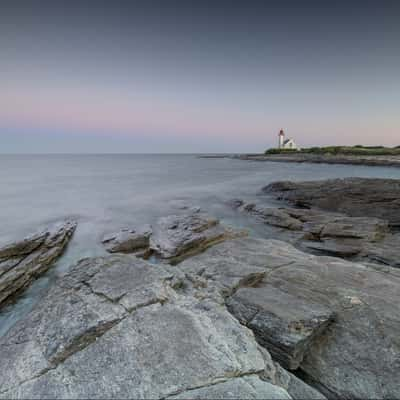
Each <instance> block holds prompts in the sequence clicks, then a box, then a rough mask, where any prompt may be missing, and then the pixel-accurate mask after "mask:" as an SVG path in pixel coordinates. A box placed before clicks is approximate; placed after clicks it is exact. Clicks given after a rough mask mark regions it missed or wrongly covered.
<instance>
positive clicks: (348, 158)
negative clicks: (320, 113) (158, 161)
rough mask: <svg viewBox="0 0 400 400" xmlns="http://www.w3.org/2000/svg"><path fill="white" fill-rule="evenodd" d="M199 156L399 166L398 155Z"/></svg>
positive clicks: (203, 156) (202, 156)
mask: <svg viewBox="0 0 400 400" xmlns="http://www.w3.org/2000/svg"><path fill="white" fill-rule="evenodd" d="M199 157H200V158H230V159H235V160H245V161H272V162H291V163H313V164H345V165H366V166H372V167H400V156H352V155H320V154H306V153H298V154H272V155H265V154H221V155H219V154H210V155H201V156H199Z"/></svg>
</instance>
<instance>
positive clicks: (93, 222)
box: [0, 155, 400, 335]
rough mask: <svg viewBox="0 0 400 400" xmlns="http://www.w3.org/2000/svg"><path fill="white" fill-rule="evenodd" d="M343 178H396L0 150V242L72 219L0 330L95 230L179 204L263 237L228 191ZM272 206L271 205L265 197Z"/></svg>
mask: <svg viewBox="0 0 400 400" xmlns="http://www.w3.org/2000/svg"><path fill="white" fill-rule="evenodd" d="M346 176H362V177H386V178H399V179H400V169H396V168H383V167H363V166H348V165H323V164H290V163H288V164H285V163H273V162H250V161H240V160H230V159H201V158H198V157H196V156H193V155H35V156H22V155H21V156H5V155H2V156H0V188H1V191H0V193H1V195H0V221H1V225H0V245H1V244H2V243H4V242H7V241H9V240H12V239H20V238H22V237H24V236H26V235H27V234H29V233H30V232H33V231H36V230H37V229H38V228H39V227H40V226H42V225H45V224H47V223H49V222H52V221H55V220H59V219H62V218H65V217H71V216H72V217H74V218H75V219H76V220H77V221H78V223H79V225H78V229H77V231H76V233H75V235H74V237H73V239H72V241H71V243H70V245H69V247H68V250H67V252H66V253H65V254H64V256H63V257H62V258H61V259H60V260H59V261H58V263H57V264H56V265H55V266H54V267H53V268H51V270H50V271H49V272H48V273H47V274H46V275H45V276H44V277H42V278H41V279H39V280H37V281H36V282H35V283H34V284H33V285H32V286H31V287H30V288H29V289H28V290H27V291H26V292H25V293H24V294H23V295H22V296H21V297H20V298H19V300H18V301H17V303H16V304H14V305H11V306H9V307H7V308H5V309H3V310H2V311H1V312H0V335H2V334H4V333H5V332H6V331H7V330H8V329H9V327H10V326H11V325H12V324H13V323H14V322H15V321H16V320H18V319H19V318H21V316H23V315H24V314H25V313H26V312H28V311H29V310H30V309H31V307H32V306H33V305H34V304H35V302H36V301H38V300H39V299H40V298H41V297H42V296H43V295H44V293H45V291H46V290H47V288H48V287H49V285H50V284H51V281H53V280H54V279H57V277H58V276H60V275H62V274H63V273H65V271H67V270H68V268H69V266H70V265H71V264H73V263H75V262H76V261H77V260H79V259H80V258H82V257H89V256H95V255H103V254H104V249H103V248H102V246H101V245H100V244H99V239H100V238H101V237H102V235H103V234H104V233H105V232H107V231H110V230H114V229H119V228H121V227H123V226H128V227H129V226H137V225H141V224H145V223H152V222H154V220H155V219H156V218H157V217H159V216H161V215H165V214H168V213H171V212H174V210H176V207H177V205H178V204H181V203H182V202H185V203H188V204H190V205H196V206H200V207H201V208H203V209H204V210H207V211H208V212H209V213H211V214H212V215H214V216H216V217H218V218H220V219H221V220H222V221H223V222H224V223H226V224H230V225H234V226H240V227H247V228H248V229H250V231H251V232H252V234H255V235H262V236H268V228H267V227H265V226H261V225H259V224H257V223H256V222H254V220H249V219H247V218H246V217H245V216H240V215H238V214H236V213H235V212H233V211H232V210H230V209H229V207H227V206H226V205H225V202H226V201H227V200H229V199H231V198H233V197H236V198H244V199H246V200H249V201H251V200H255V199H256V197H257V193H258V192H259V190H260V189H261V187H263V186H264V185H266V184H268V183H270V182H272V181H276V180H307V179H325V178H335V177H346ZM271 204H273V203H271Z"/></svg>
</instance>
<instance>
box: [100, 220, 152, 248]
mask: <svg viewBox="0 0 400 400" xmlns="http://www.w3.org/2000/svg"><path fill="white" fill-rule="evenodd" d="M151 233H152V229H151V226H150V225H146V226H144V227H142V228H140V229H127V228H124V229H121V230H120V231H119V232H116V233H111V234H108V235H106V236H105V237H104V238H103V240H102V243H103V244H104V246H105V248H106V250H107V251H108V252H109V253H133V252H135V251H138V250H142V249H145V248H148V247H149V244H150V236H151Z"/></svg>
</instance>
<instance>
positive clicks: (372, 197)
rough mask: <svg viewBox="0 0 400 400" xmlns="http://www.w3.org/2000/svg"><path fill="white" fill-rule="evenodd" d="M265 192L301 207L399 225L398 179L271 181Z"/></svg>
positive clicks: (399, 182) (399, 194) (399, 185)
mask: <svg viewBox="0 0 400 400" xmlns="http://www.w3.org/2000/svg"><path fill="white" fill-rule="evenodd" d="M263 191H264V193H268V194H272V195H274V196H275V197H276V198H278V199H281V200H286V201H289V202H290V203H292V204H294V205H296V206H301V207H317V208H321V209H323V210H328V211H338V212H342V213H344V214H346V215H348V216H351V217H376V218H380V219H383V220H386V221H388V222H389V224H390V225H391V226H400V180H396V179H377V178H345V179H329V180H323V181H308V182H274V183H272V184H270V185H268V186H266V187H265V188H263Z"/></svg>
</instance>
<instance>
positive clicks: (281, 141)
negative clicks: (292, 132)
mask: <svg viewBox="0 0 400 400" xmlns="http://www.w3.org/2000/svg"><path fill="white" fill-rule="evenodd" d="M278 137H279V146H278V147H279V148H280V149H283V147H284V146H283V143H284V141H285V132H283V129H281V130H280V131H279V135H278Z"/></svg>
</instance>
